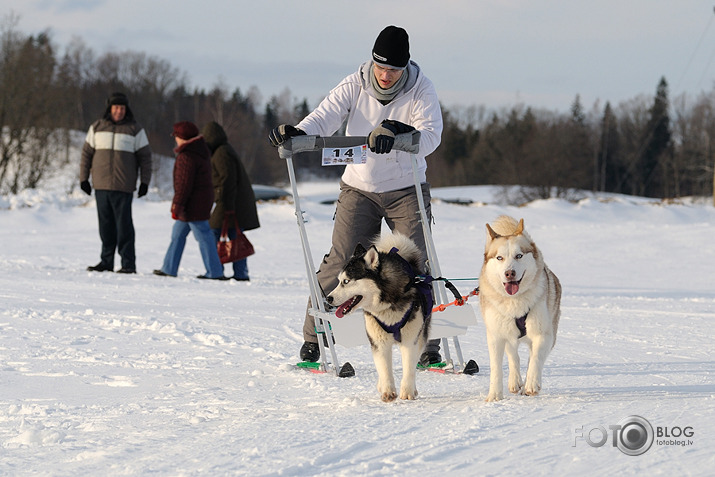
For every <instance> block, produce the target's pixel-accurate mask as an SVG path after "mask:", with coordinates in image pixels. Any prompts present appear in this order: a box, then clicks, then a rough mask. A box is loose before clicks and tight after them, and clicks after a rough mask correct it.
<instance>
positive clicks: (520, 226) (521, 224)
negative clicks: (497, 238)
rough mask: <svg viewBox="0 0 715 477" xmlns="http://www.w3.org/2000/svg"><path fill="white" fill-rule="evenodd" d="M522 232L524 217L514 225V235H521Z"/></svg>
mask: <svg viewBox="0 0 715 477" xmlns="http://www.w3.org/2000/svg"><path fill="white" fill-rule="evenodd" d="M523 233H524V219H519V224H518V225H517V226H516V230H515V231H514V235H521V234H523Z"/></svg>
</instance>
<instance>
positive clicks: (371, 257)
mask: <svg viewBox="0 0 715 477" xmlns="http://www.w3.org/2000/svg"><path fill="white" fill-rule="evenodd" d="M365 263H366V264H367V266H368V268H370V269H371V270H375V269H377V266H378V264H379V263H380V254H379V253H378V251H377V249H376V248H375V246H374V245H373V246H372V247H370V250H368V251H367V252H365Z"/></svg>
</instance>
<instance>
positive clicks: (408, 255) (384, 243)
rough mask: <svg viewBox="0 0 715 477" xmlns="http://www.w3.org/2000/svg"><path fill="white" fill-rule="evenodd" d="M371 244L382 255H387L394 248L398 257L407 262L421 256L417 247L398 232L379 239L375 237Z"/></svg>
mask: <svg viewBox="0 0 715 477" xmlns="http://www.w3.org/2000/svg"><path fill="white" fill-rule="evenodd" d="M373 243H374V245H375V248H377V250H378V251H379V252H383V253H389V252H390V250H392V249H393V247H394V248H396V249H397V250H398V253H399V254H400V256H401V257H402V258H404V259H405V260H407V261H408V262H413V261H417V260H419V258H420V256H421V255H422V254H421V252H420V249H419V248H417V245H415V243H414V242H413V241H412V240H411V239H410V238H409V237H407V236H406V235H403V234H401V233H400V232H393V233H391V234H382V235H381V236H380V237H377V238H376V239H375V241H374V242H373Z"/></svg>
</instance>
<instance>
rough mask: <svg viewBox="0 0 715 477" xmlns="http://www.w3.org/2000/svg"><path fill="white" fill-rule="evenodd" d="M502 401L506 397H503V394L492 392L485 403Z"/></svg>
mask: <svg viewBox="0 0 715 477" xmlns="http://www.w3.org/2000/svg"><path fill="white" fill-rule="evenodd" d="M502 399H504V395H503V394H501V393H491V392H490V393H489V394H488V395H487V398H486V399H485V400H484V401H485V402H497V401H501V400H502Z"/></svg>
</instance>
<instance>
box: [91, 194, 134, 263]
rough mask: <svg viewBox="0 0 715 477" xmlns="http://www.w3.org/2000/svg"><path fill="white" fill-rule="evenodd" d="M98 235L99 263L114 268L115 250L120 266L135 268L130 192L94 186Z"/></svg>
mask: <svg viewBox="0 0 715 477" xmlns="http://www.w3.org/2000/svg"><path fill="white" fill-rule="evenodd" d="M95 198H96V199H97V216H98V218H99V237H100V238H101V239H102V254H101V259H102V264H103V265H104V266H106V267H108V268H110V269H113V268H114V253H115V251H117V252H119V256H120V257H121V259H122V268H126V269H128V270H136V252H135V250H134V223H133V221H132V193H131V192H121V191H116V190H95Z"/></svg>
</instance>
